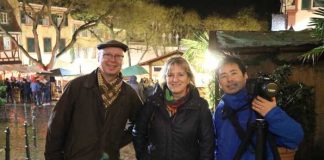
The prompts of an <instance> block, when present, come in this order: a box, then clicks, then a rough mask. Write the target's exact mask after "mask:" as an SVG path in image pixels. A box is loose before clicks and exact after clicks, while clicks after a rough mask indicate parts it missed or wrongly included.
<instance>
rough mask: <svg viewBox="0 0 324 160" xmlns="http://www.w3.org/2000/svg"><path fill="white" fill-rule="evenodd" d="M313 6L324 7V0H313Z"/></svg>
mask: <svg viewBox="0 0 324 160" xmlns="http://www.w3.org/2000/svg"><path fill="white" fill-rule="evenodd" d="M313 7H324V0H313Z"/></svg>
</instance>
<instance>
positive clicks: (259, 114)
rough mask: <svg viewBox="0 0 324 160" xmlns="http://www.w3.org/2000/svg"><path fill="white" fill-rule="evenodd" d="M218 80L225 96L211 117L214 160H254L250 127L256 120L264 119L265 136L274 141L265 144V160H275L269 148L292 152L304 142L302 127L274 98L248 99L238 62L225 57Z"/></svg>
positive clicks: (254, 137) (254, 151)
mask: <svg viewBox="0 0 324 160" xmlns="http://www.w3.org/2000/svg"><path fill="white" fill-rule="evenodd" d="M217 76H218V81H219V87H220V89H221V90H222V91H223V92H224V95H223V96H222V98H221V101H220V102H219V104H218V106H217V108H216V111H215V114H214V125H215V135H216V139H215V142H216V148H215V158H216V159H217V160H233V159H240V160H254V159H256V156H255V155H256V154H257V153H256V151H257V150H258V148H257V147H256V138H257V137H256V135H255V134H250V133H251V132H250V131H251V127H250V126H251V124H253V123H254V122H255V121H256V119H257V118H262V119H264V121H265V122H266V124H267V129H266V132H267V135H273V137H274V139H273V140H271V142H269V140H265V142H264V143H265V148H264V151H265V157H264V158H262V159H265V160H272V159H276V156H275V155H276V154H275V153H273V152H274V151H273V148H274V147H270V146H271V144H274V146H275V148H276V147H284V148H287V149H291V150H295V149H296V148H297V147H298V145H299V143H300V142H301V141H302V139H303V129H302V127H301V126H300V124H298V123H297V122H296V121H295V120H293V119H292V118H291V117H289V116H288V115H287V114H286V113H285V112H284V111H283V110H282V109H281V108H280V107H278V106H277V104H276V98H275V97H272V98H271V99H270V100H267V99H266V98H263V97H261V96H256V97H252V96H251V95H249V93H248V91H247V89H246V81H247V79H248V75H247V72H246V68H245V65H244V64H243V63H242V61H241V60H240V59H239V58H237V57H233V56H226V57H225V58H224V59H223V61H222V63H221V64H220V66H219V68H218V69H217ZM249 135H251V137H249ZM243 142H248V143H246V146H245V147H242V144H243V145H244V143H243ZM272 146H273V145H272ZM276 149H277V148H276ZM240 152H241V154H240Z"/></svg>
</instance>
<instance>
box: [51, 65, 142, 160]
mask: <svg viewBox="0 0 324 160" xmlns="http://www.w3.org/2000/svg"><path fill="white" fill-rule="evenodd" d="M141 106H142V103H141V101H140V99H139V98H138V96H137V94H136V92H135V91H134V90H133V89H132V88H131V87H130V86H128V85H127V84H126V83H124V82H123V84H122V88H121V92H120V93H119V95H118V97H117V98H116V100H115V101H114V102H113V103H112V106H110V107H109V108H108V109H105V107H104V105H103V102H102V98H101V96H100V93H99V87H98V82H97V71H94V72H92V73H90V74H89V75H85V76H82V77H79V78H76V79H74V80H72V81H71V82H70V83H69V84H68V85H67V87H66V89H65V91H64V93H63V95H62V97H61V98H60V100H59V101H58V102H57V104H56V106H55V108H54V110H53V112H52V115H51V117H50V119H49V127H48V132H47V137H46V146H45V158H46V159H47V160H63V159H68V160H99V159H100V157H101V156H102V154H103V152H106V153H108V155H109V158H110V160H117V159H119V149H120V148H121V147H122V146H124V145H126V144H127V143H129V142H130V141H131V134H130V133H131V132H130V130H128V131H127V126H126V124H127V120H129V122H133V121H134V119H135V114H136V113H137V111H138V110H139V108H140V107H141Z"/></svg>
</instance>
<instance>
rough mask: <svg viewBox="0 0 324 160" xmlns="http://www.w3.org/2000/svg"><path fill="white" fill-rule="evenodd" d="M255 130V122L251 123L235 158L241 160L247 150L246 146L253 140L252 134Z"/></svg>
mask: <svg viewBox="0 0 324 160" xmlns="http://www.w3.org/2000/svg"><path fill="white" fill-rule="evenodd" d="M254 130H255V124H251V125H249V128H248V130H247V134H246V137H245V138H244V140H243V141H242V142H241V143H240V145H239V148H238V150H237V151H236V153H235V156H234V160H240V158H241V157H242V155H243V153H244V152H245V150H246V148H247V147H248V145H249V142H251V140H252V135H253V132H254Z"/></svg>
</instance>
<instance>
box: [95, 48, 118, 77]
mask: <svg viewBox="0 0 324 160" xmlns="http://www.w3.org/2000/svg"><path fill="white" fill-rule="evenodd" d="M123 57H124V52H123V50H122V49H121V48H117V47H108V48H103V49H101V50H99V64H100V66H99V68H100V69H101V71H102V72H103V76H104V77H105V79H106V80H109V79H113V78H115V77H116V76H118V74H119V73H120V71H121V68H122V65H123Z"/></svg>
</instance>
